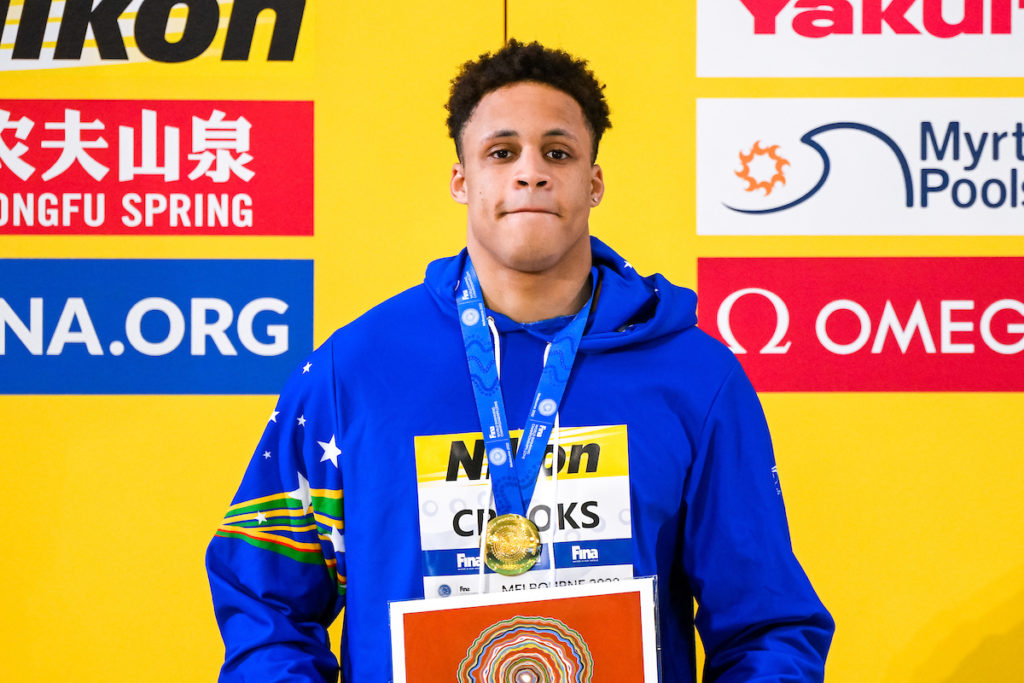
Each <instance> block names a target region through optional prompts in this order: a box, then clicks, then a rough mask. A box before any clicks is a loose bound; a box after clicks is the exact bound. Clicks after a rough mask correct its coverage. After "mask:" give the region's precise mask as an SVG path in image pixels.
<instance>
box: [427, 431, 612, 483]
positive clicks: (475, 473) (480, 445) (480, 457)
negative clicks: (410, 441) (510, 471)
mask: <svg viewBox="0 0 1024 683" xmlns="http://www.w3.org/2000/svg"><path fill="white" fill-rule="evenodd" d="M511 441H512V452H513V454H515V452H516V449H517V448H518V447H519V439H518V438H516V437H512V438H511ZM566 446H567V447H568V448H569V452H568V454H566V451H565V448H563V447H562V446H559V447H558V473H559V476H561V475H562V474H567V475H574V474H579V473H580V472H581V471H583V472H587V473H589V474H593V473H595V472H597V464H598V462H599V461H600V459H601V445H600V444H598V443H577V444H572V445H571V446H569V445H568V444H566ZM494 450H495V451H496V450H501V451H502V458H501V462H498V461H497V459H496V458H495V455H494V451H491V453H490V460H491V463H492V464H494V465H495V466H500V465H502V464H503V463H504V462H505V452H504V450H503V449H498V448H495V449H494ZM552 452H553V447H552V446H551V445H550V444H549V445H548V447H547V450H546V451H545V460H544V472H545V474H546V475H547V476H549V477H550V476H551V453H552ZM584 462H585V463H586V465H585V467H584ZM484 464H485V461H484V442H483V440H482V439H477V440H476V441H474V442H473V452H472V453H470V452H469V448H468V447H467V446H466V442H465V441H461V440H454V441H452V442H451V450H450V451H449V454H448V471H447V473H446V475H445V481H458V479H459V477H460V470H461V476H463V477H465V478H466V479H469V480H470V481H479V480H480V479H481V478H488V476H489V475H488V474H487V472H485V471H484ZM567 465H568V466H567Z"/></svg>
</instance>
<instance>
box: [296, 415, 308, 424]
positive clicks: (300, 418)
mask: <svg viewBox="0 0 1024 683" xmlns="http://www.w3.org/2000/svg"><path fill="white" fill-rule="evenodd" d="M296 422H298V423H299V426H300V427H305V426H306V416H305V415H299V419H298V420H296Z"/></svg>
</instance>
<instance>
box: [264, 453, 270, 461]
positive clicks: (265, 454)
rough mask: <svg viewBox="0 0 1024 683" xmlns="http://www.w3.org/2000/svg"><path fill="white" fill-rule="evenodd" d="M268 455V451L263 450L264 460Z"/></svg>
mask: <svg viewBox="0 0 1024 683" xmlns="http://www.w3.org/2000/svg"><path fill="white" fill-rule="evenodd" d="M269 457H270V451H263V459H264V460H266V459H268V458H269Z"/></svg>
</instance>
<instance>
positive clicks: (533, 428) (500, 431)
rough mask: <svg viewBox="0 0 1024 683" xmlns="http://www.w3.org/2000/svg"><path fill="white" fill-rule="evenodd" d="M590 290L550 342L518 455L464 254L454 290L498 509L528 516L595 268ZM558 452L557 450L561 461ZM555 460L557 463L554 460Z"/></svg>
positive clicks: (476, 286)
mask: <svg viewBox="0 0 1024 683" xmlns="http://www.w3.org/2000/svg"><path fill="white" fill-rule="evenodd" d="M590 277H591V283H592V285H593V286H592V287H591V294H590V298H588V299H587V303H586V304H584V306H583V308H582V309H580V311H579V313H577V314H576V316H575V317H574V318H573V319H572V321H570V322H569V324H568V325H566V326H565V327H564V328H563V329H562V330H561V331H560V332H558V334H556V335H555V338H554V339H553V340H552V342H551V348H550V349H549V350H548V356H547V360H546V361H545V363H544V369H543V370H541V374H540V381H539V382H538V383H537V393H536V395H534V397H533V403H532V404H530V414H529V417H528V418H527V420H526V426H525V427H524V428H523V437H522V439H520V442H519V450H518V455H514V454H513V453H512V441H511V439H510V438H509V435H508V420H507V418H506V417H505V403H504V401H503V400H502V397H501V382H500V381H499V379H498V367H497V363H496V361H495V358H494V344H493V343H492V341H491V334H490V330H489V329H488V326H487V314H486V311H485V310H484V297H483V293H482V292H481V291H480V280H479V279H478V278H477V275H476V270H475V269H474V268H473V263H472V262H471V261H470V260H469V257H468V256H467V257H466V265H465V268H464V269H463V271H462V280H461V286H460V287H459V290H458V293H457V294H456V299H455V301H456V304H457V305H458V308H459V320H460V321H461V325H460V326H461V327H462V340H463V341H464V342H465V345H466V361H467V362H468V363H469V376H470V379H471V380H472V384H473V396H474V397H475V398H476V409H477V413H478V414H479V416H480V427H481V429H482V431H483V437H484V446H485V448H486V451H487V463H488V467H489V472H490V476H491V487H492V489H493V491H494V505H495V507H496V508H497V513H498V514H499V515H504V514H509V513H514V514H517V515H522V516H524V517H525V516H526V512H527V510H528V508H529V505H530V499H532V498H533V489H534V487H536V485H537V475H538V472H539V471H540V467H541V464H542V463H543V462H544V451H545V449H547V446H548V439H549V438H550V437H551V428H552V426H553V425H554V423H555V415H556V413H558V406H559V404H560V403H561V401H562V394H563V393H565V385H566V384H567V383H568V381H569V374H570V372H571V371H572V365H573V362H574V361H575V359H576V351H577V349H579V345H580V339H581V338H582V337H583V328H584V327H586V325H587V318H588V316H589V315H590V306H591V304H592V303H593V301H594V294H593V290H594V288H596V283H597V269H596V268H595V269H591V273H590ZM557 458H558V454H557V453H556V454H555V461H556V462H557ZM556 466H557V465H556Z"/></svg>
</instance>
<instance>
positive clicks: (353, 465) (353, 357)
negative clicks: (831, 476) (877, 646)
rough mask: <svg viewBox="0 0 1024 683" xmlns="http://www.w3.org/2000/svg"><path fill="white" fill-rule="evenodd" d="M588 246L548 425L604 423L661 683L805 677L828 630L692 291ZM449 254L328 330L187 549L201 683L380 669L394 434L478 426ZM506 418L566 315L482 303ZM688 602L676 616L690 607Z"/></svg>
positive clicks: (734, 376) (395, 588)
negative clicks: (648, 602)
mask: <svg viewBox="0 0 1024 683" xmlns="http://www.w3.org/2000/svg"><path fill="white" fill-rule="evenodd" d="M591 240H592V250H593V260H594V265H595V266H596V267H597V269H598V273H599V282H598V286H599V290H598V292H597V295H596V300H595V303H594V309H593V311H592V312H591V317H590V321H589V323H588V325H587V328H586V331H585V333H584V336H583V339H582V342H581V344H580V350H579V353H578V355H577V357H576V363H575V365H574V366H573V371H572V375H571V378H570V380H569V383H568V386H567V387H566V390H565V395H564V397H563V400H562V403H561V406H560V409H559V411H560V412H559V417H560V423H561V425H562V427H563V428H565V427H574V426H590V425H626V426H627V429H628V466H629V500H630V508H631V510H632V514H631V523H632V560H633V567H634V575H635V576H652V575H657V578H658V602H659V605H658V608H659V638H660V646H661V668H662V680H663V681H665V682H667V683H675V682H677V681H685V682H691V681H693V680H694V672H695V644H694V634H693V625H694V621H695V622H696V626H697V628H698V629H699V631H700V635H701V640H702V642H703V645H704V648H705V651H706V653H707V656H706V665H705V677H704V680H705V681H708V682H709V683H710V682H712V681H720V682H727V681H752V680H764V681H820V680H822V677H823V668H824V661H825V656H826V653H827V651H828V647H829V644H830V641H831V637H832V632H833V630H834V624H833V622H832V619H831V617H830V616H829V614H828V612H827V611H826V610H825V608H824V607H823V606H822V604H821V602H820V601H819V600H818V598H817V596H816V595H815V593H814V590H813V588H812V587H811V585H810V583H809V581H808V580H807V577H806V576H805V574H804V572H803V570H802V569H801V567H800V565H799V563H798V562H797V560H796V558H795V557H794V555H793V552H792V548H791V544H790V539H789V532H788V526H787V522H786V514H785V509H784V507H783V502H782V497H781V491H780V489H779V487H778V480H777V478H776V476H775V462H774V456H773V454H772V447H771V441H770V438H769V435H768V429H767V425H766V423H765V419H764V414H763V412H762V410H761V407H760V404H759V403H758V400H757V397H756V395H755V393H754V390H753V388H752V387H751V385H750V383H749V381H748V380H747V378H746V376H745V375H744V374H743V371H742V369H741V368H740V366H739V363H738V362H737V361H736V359H735V358H734V357H733V355H732V354H731V353H730V352H729V351H728V350H727V349H726V348H725V347H723V346H722V345H721V344H719V343H718V342H717V341H715V340H713V339H712V338H710V337H709V336H708V335H707V334H705V333H704V332H702V331H701V330H699V329H698V328H697V327H696V326H695V325H696V322H697V319H696V295H695V294H694V293H693V292H692V291H690V290H688V289H683V288H680V287H676V286H674V285H672V284H671V283H669V282H668V281H667V280H666V279H665V278H663V277H662V276H661V275H653V276H650V277H641V276H640V275H638V274H637V273H636V272H635V271H634V270H633V268H632V267H631V266H630V265H629V264H628V263H627V262H625V261H624V260H623V259H622V258H621V257H620V256H618V255H617V254H616V253H615V252H614V251H612V250H611V249H610V248H608V247H607V246H605V245H604V244H602V243H601V242H600V241H598V240H597V239H595V238H591ZM465 259H466V252H465V251H463V252H462V253H461V254H459V255H458V256H455V257H451V258H447V259H441V260H439V261H435V262H433V263H431V264H430V266H429V267H428V268H427V274H426V278H425V281H424V283H423V284H421V285H419V286H416V287H413V288H412V289H409V290H407V291H405V292H403V293H401V294H399V295H397V296H395V297H393V298H391V299H389V300H387V301H385V302H383V303H382V304H380V305H379V306H376V307H375V308H373V309H372V310H370V311H368V312H367V313H366V314H365V315H363V316H361V317H360V318H359V319H357V320H355V321H354V322H352V323H351V324H349V325H346V326H345V327H343V328H341V329H340V330H338V331H337V332H335V333H334V334H333V335H332V336H331V337H330V338H329V339H328V340H327V341H326V342H325V343H324V344H323V345H322V346H321V347H320V348H319V349H317V350H316V351H314V352H313V353H312V354H311V355H310V356H309V358H308V359H307V361H306V362H305V363H304V364H303V365H302V366H300V367H299V368H297V369H296V370H295V372H294V373H293V374H292V376H291V377H290V379H289V380H288V382H287V384H286V386H285V388H284V391H283V392H282V394H281V397H280V400H279V401H278V404H277V406H276V408H275V410H274V413H273V415H272V416H271V418H270V421H269V422H268V424H267V428H266V431H265V432H264V434H263V438H262V439H261V441H260V443H259V446H258V447H257V448H256V451H255V453H254V455H253V458H252V461H251V463H250V465H249V468H248V470H247V471H246V473H245V476H244V478H243V481H242V484H241V487H240V488H239V491H238V493H237V495H236V496H235V498H234V501H233V503H232V505H231V507H230V508H229V510H228V514H227V516H226V517H225V520H224V522H223V524H222V525H221V526H220V528H219V529H218V531H217V534H216V536H215V537H214V539H213V541H212V542H211V544H210V547H209V550H208V552H207V569H208V572H209V577H210V585H211V589H212V593H213V601H214V605H215V610H216V616H217V620H218V623H219V625H220V628H221V633H222V635H223V638H224V642H225V646H226V656H225V663H224V666H223V669H222V671H221V680H222V681H242V680H259V681H262V680H278V681H282V680H296V681H298V680H329V681H333V680H335V679H336V677H337V670H338V663H337V660H336V659H335V656H334V655H333V654H332V652H331V650H330V646H329V644H328V639H327V631H326V628H327V626H328V625H329V624H330V623H331V622H332V621H333V620H334V619H335V618H336V617H337V615H338V614H339V613H340V611H341V610H342V608H343V607H344V608H345V617H344V619H345V624H344V632H343V637H342V643H341V669H342V672H343V674H344V680H346V681H355V682H357V683H363V682H376V681H381V682H384V681H389V680H390V679H391V653H390V635H389V633H390V631H389V627H388V602H389V601H393V600H404V599H414V598H422V597H424V579H423V563H422V561H421V560H422V555H423V551H422V547H421V541H420V528H419V511H418V505H417V495H418V491H417V471H416V462H415V458H416V453H415V446H414V439H415V437H417V436H423V435H439V434H441V435H443V434H465V433H470V432H473V433H478V432H479V431H480V423H479V418H478V414H477V411H476V405H475V402H474V397H473V392H472V388H471V384H470V377H469V372H468V369H467V362H466V356H465V350H464V347H463V341H462V338H461V332H460V328H459V322H458V316H457V311H456V305H455V299H454V292H455V289H456V287H457V285H458V282H459V277H460V274H461V272H462V267H463V264H464V262H465ZM492 315H493V317H494V319H495V322H496V325H497V328H498V331H499V334H500V341H501V344H500V349H501V351H500V354H501V367H502V372H501V384H502V393H503V396H504V402H505V410H506V411H507V413H508V424H509V428H510V429H521V428H522V426H523V424H524V422H525V420H526V416H527V412H528V409H529V405H530V401H531V400H532V398H533V394H534V391H535V389H536V386H537V380H538V378H539V376H540V371H541V367H542V356H543V353H544V347H545V345H546V343H547V342H548V341H550V339H551V337H552V336H553V335H554V333H555V332H557V330H558V329H559V328H560V327H561V326H562V325H564V324H565V321H566V319H556V320H553V321H543V322H540V323H531V324H520V323H516V322H514V321H512V320H510V319H508V318H506V317H504V316H501V315H499V314H492ZM694 599H696V601H697V604H698V606H699V607H698V611H697V615H696V619H695V620H694V618H693V601H694Z"/></svg>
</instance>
